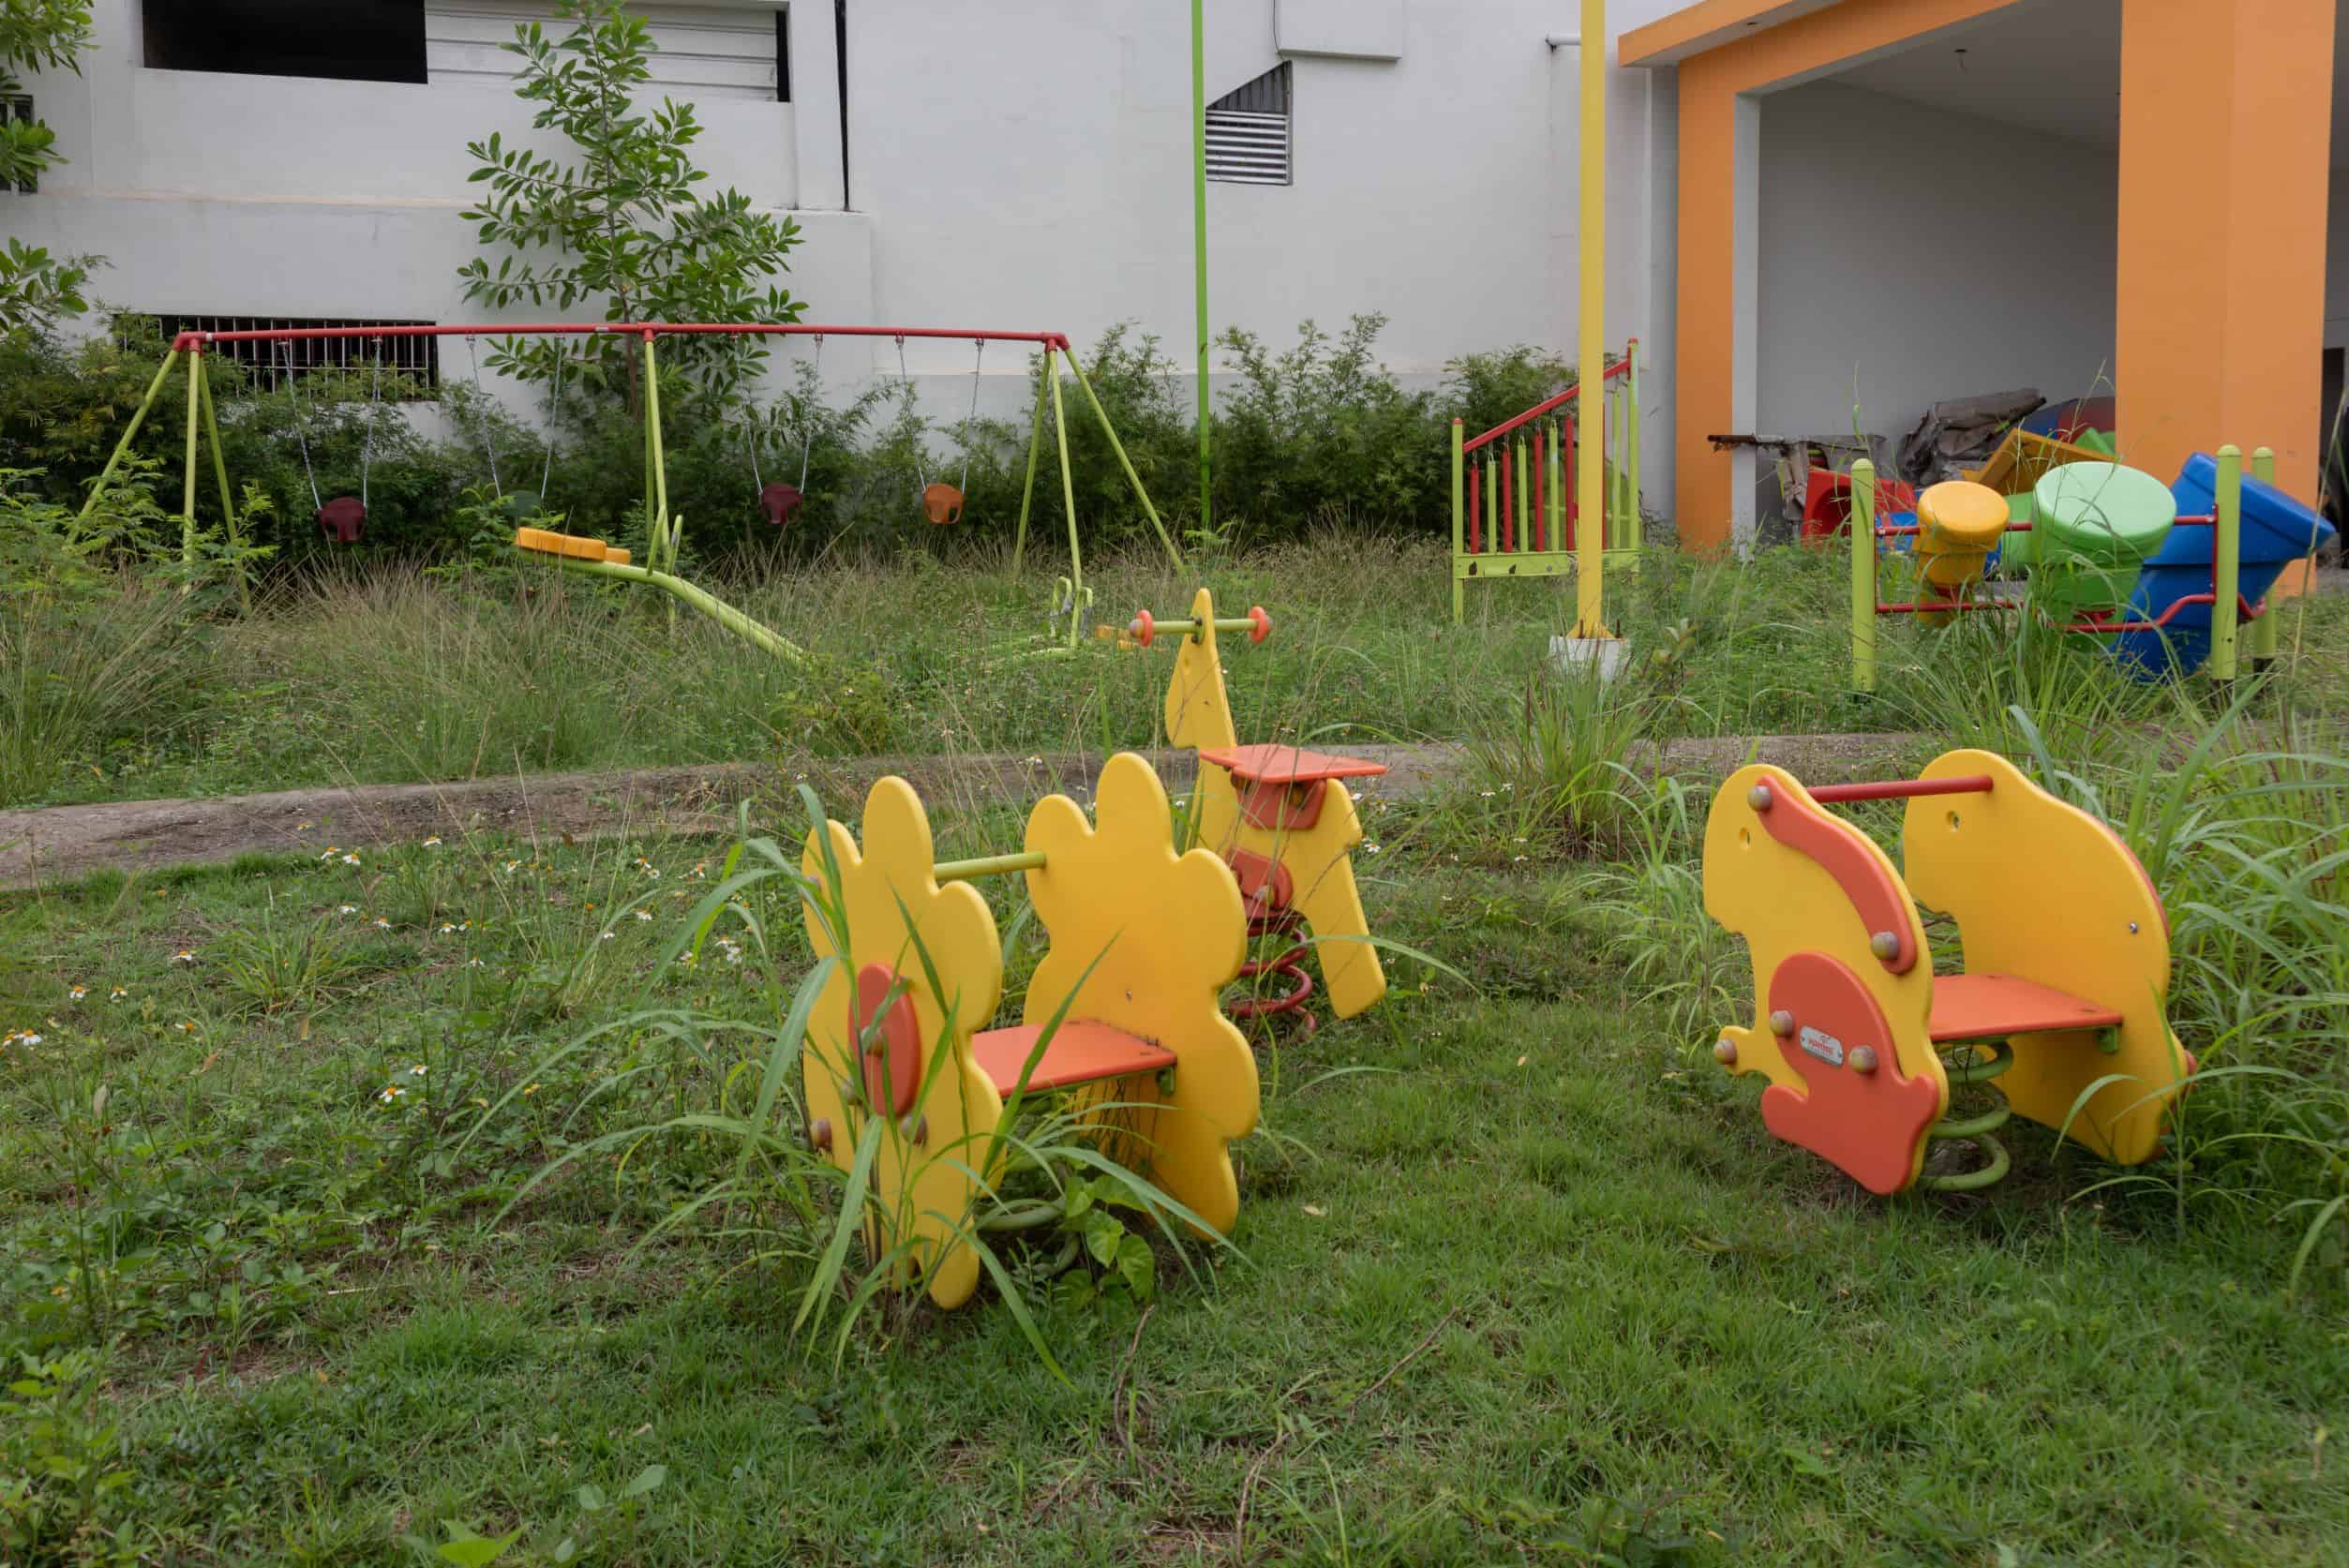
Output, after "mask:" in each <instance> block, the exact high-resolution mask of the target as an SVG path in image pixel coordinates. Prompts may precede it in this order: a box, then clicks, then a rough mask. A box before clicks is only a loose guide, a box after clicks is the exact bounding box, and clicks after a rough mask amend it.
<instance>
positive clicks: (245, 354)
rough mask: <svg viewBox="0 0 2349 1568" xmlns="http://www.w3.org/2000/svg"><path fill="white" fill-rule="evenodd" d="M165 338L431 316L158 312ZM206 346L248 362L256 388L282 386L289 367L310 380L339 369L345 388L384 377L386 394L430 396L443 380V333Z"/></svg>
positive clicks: (361, 388)
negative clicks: (350, 317)
mask: <svg viewBox="0 0 2349 1568" xmlns="http://www.w3.org/2000/svg"><path fill="white" fill-rule="evenodd" d="M153 320H154V321H155V324H156V325H157V327H159V328H161V329H162V332H163V336H164V337H165V339H167V340H168V339H171V338H173V337H176V336H179V335H180V334H181V333H183V332H264V331H270V330H282V329H287V328H297V327H428V326H430V325H432V324H433V323H432V322H430V321H365V320H359V321H349V320H343V321H337V320H335V319H333V318H330V317H319V316H165V315H157V316H155V317H154V318H153ZM204 351H205V352H206V353H210V354H217V355H219V356H220V357H221V358H223V359H227V360H232V361H234V362H235V363H236V364H238V365H242V366H245V367H246V369H247V371H248V372H249V373H250V375H251V378H252V382H253V386H254V389H255V390H256V391H261V392H283V391H284V390H285V384H286V378H287V377H288V376H289V375H292V376H300V377H302V378H303V379H304V381H311V380H314V379H317V378H319V377H326V378H328V379H330V380H331V379H334V378H337V377H339V378H340V379H341V383H342V386H343V388H344V390H345V391H346V392H349V393H352V394H353V395H355V396H367V394H368V393H369V392H370V390H371V389H372V388H374V387H375V386H377V385H378V384H379V383H378V382H377V381H376V379H375V378H376V368H375V367H376V366H378V365H381V366H382V381H381V383H380V385H381V386H382V395H383V396H384V397H385V399H387V400H395V399H396V400H406V401H412V400H414V399H417V398H423V397H430V396H433V395H434V394H435V393H437V392H438V391H439V390H440V387H441V340H440V339H439V338H437V337H295V338H270V337H263V338H255V339H250V340H246V341H240V342H233V343H213V344H209V345H207V346H206V348H205V350H204Z"/></svg>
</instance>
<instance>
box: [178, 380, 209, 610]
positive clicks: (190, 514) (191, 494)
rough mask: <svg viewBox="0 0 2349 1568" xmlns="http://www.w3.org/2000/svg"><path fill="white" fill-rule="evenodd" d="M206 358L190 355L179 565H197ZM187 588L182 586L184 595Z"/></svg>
mask: <svg viewBox="0 0 2349 1568" xmlns="http://www.w3.org/2000/svg"><path fill="white" fill-rule="evenodd" d="M203 375H204V354H203V351H202V349H191V350H189V351H188V353H187V484H186V485H185V486H183V487H182V489H181V491H180V502H181V509H180V518H179V563H180V564H181V565H182V566H193V565H195V564H196V421H197V420H198V419H199V418H200V417H201V416H202V412H203V407H202V405H203V388H202V382H203ZM181 588H182V590H183V591H184V590H186V588H187V584H184V583H183V584H182V585H181Z"/></svg>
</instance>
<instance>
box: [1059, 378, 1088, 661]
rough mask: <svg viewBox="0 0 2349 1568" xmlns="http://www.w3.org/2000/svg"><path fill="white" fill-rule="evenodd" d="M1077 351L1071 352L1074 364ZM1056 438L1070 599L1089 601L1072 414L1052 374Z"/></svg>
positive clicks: (1073, 633) (1072, 635) (1073, 639)
mask: <svg viewBox="0 0 2349 1568" xmlns="http://www.w3.org/2000/svg"><path fill="white" fill-rule="evenodd" d="M1076 357H1077V356H1076V355H1075V354H1073V353H1071V354H1070V356H1069V361H1070V364H1074V363H1075V362H1076ZM1052 430H1053V441H1055V444H1056V445H1057V446H1058V447H1059V449H1060V504H1061V505H1063V506H1065V507H1067V508H1068V509H1069V603H1070V605H1082V604H1083V603H1084V602H1085V558H1084V555H1083V554H1082V552H1081V551H1080V550H1079V548H1078V546H1077V484H1076V479H1075V476H1074V474H1073V472H1072V471H1071V470H1070V465H1069V416H1068V413H1067V411H1065V410H1064V409H1062V407H1061V406H1060V378H1059V377H1058V376H1055V377H1053V378H1052ZM1078 620H1079V617H1078V616H1077V615H1075V614H1073V613H1072V614H1070V617H1069V646H1070V648H1074V647H1076V645H1077V640H1078V638H1079V637H1080V636H1081V635H1083V634H1082V633H1081V631H1080V629H1079V627H1078V624H1077V623H1078Z"/></svg>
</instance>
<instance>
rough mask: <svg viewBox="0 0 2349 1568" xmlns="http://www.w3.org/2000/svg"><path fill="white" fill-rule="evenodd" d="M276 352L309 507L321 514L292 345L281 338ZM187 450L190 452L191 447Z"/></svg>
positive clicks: (322, 501) (321, 499)
mask: <svg viewBox="0 0 2349 1568" xmlns="http://www.w3.org/2000/svg"><path fill="white" fill-rule="evenodd" d="M277 351H278V354H279V356H280V357H282V358H283V359H284V360H285V362H286V400H287V402H288V403H289V404H290V405H291V406H292V411H293V440H294V442H295V444H296V445H298V446H300V447H301V449H302V477H303V478H305V479H307V480H308V481H309V482H310V505H312V506H313V507H315V508H317V509H318V510H320V511H324V510H325V509H326V500H325V498H324V497H322V496H321V495H320V494H319V493H318V470H315V469H313V468H311V467H310V439H309V437H308V436H307V434H306V433H305V432H304V431H303V428H302V398H301V395H300V394H299V393H297V392H295V391H294V389H293V382H294V374H293V345H292V343H291V342H290V341H287V340H285V339H282V338H281V339H279V340H278V343H277ZM189 450H190V451H191V452H192V451H193V450H194V448H193V446H190V448H189ZM187 460H188V461H189V462H190V463H193V462H194V461H195V460H196V459H195V458H194V457H192V456H191V457H189V458H188V459H187Z"/></svg>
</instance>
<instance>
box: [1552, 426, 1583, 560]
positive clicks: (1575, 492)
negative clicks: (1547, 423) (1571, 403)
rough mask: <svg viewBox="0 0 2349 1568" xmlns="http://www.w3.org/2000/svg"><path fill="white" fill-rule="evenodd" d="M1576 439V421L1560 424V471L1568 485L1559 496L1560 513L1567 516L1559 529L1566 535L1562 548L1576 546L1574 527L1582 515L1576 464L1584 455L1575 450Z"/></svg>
mask: <svg viewBox="0 0 2349 1568" xmlns="http://www.w3.org/2000/svg"><path fill="white" fill-rule="evenodd" d="M1574 439H1575V426H1574V421H1573V420H1571V419H1569V420H1565V421H1563V422H1562V423H1561V424H1560V425H1559V426H1558V447H1559V455H1560V456H1562V457H1563V458H1564V462H1562V463H1561V464H1560V465H1559V471H1560V472H1562V473H1564V475H1565V479H1564V485H1565V486H1566V493H1565V494H1564V495H1563V496H1561V497H1559V498H1558V499H1559V500H1560V502H1561V503H1562V504H1561V505H1560V507H1559V509H1558V510H1559V513H1560V515H1562V516H1564V518H1565V527H1564V529H1562V530H1559V531H1560V532H1562V533H1564V535H1565V537H1564V538H1563V539H1561V540H1559V541H1558V547H1559V548H1560V549H1562V550H1571V549H1573V548H1574V547H1575V537H1574V529H1575V524H1576V522H1577V520H1578V517H1579V516H1580V508H1581V505H1582V501H1581V496H1582V481H1581V480H1580V479H1579V478H1578V477H1577V476H1576V474H1575V471H1574V465H1575V464H1577V463H1578V462H1580V461H1581V460H1582V456H1581V454H1580V453H1578V452H1577V451H1576V450H1575V445H1574Z"/></svg>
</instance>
